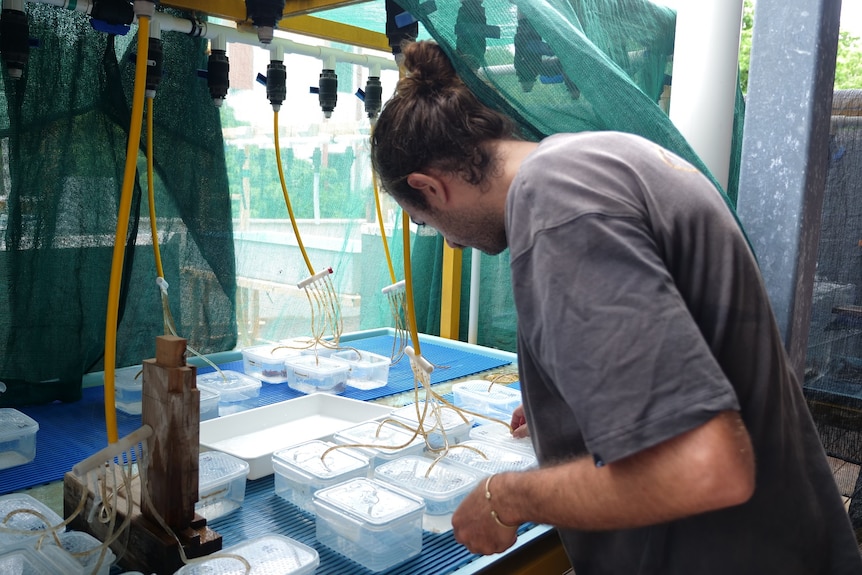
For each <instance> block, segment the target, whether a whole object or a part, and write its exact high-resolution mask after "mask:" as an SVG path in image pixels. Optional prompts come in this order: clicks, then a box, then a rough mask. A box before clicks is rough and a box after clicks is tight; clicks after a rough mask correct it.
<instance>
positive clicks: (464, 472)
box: [374, 455, 481, 532]
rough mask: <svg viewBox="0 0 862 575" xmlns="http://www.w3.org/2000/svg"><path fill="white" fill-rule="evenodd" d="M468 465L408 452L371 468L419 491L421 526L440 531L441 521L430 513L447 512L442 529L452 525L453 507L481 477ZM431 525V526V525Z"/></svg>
mask: <svg viewBox="0 0 862 575" xmlns="http://www.w3.org/2000/svg"><path fill="white" fill-rule="evenodd" d="M480 477H481V476H480V475H478V474H476V473H474V472H473V471H472V470H470V469H466V468H465V467H463V466H460V465H456V464H454V463H450V462H448V461H446V459H445V458H444V459H440V460H439V461H437V462H436V463H435V462H434V459H430V458H428V457H421V456H418V455H407V456H405V457H399V458H397V459H393V460H392V461H389V462H387V463H384V464H383V465H380V466H378V467H376V468H375V469H374V478H375V479H379V480H380V481H383V482H385V483H388V484H390V485H394V486H395V487H398V488H400V489H403V490H405V491H408V492H410V493H413V494H414V495H418V496H419V497H421V498H422V499H424V500H425V517H424V518H423V528H424V529H425V530H426V531H432V532H440V531H443V530H444V529H442V528H441V527H442V525H443V523H441V522H440V521H435V519H436V518H434V517H431V516H446V517H443V519H445V520H446V523H445V530H447V531H448V529H451V523H450V521H451V516H452V513H453V512H454V511H455V508H457V507H458V505H459V504H460V503H461V501H463V500H464V498H465V497H467V494H468V493H470V491H472V490H473V488H474V487H475V486H476V483H478V481H479V479H480ZM432 525H434V527H432Z"/></svg>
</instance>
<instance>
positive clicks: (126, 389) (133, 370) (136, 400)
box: [114, 365, 144, 415]
mask: <svg viewBox="0 0 862 575" xmlns="http://www.w3.org/2000/svg"><path fill="white" fill-rule="evenodd" d="M143 370H144V368H143V366H141V365H130V366H129V367H121V368H119V369H115V370H114V407H116V408H117V409H118V410H120V411H122V412H123V413H128V414H129V415H140V414H141V402H142V400H143V383H144V375H143Z"/></svg>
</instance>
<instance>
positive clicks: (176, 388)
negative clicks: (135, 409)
mask: <svg viewBox="0 0 862 575" xmlns="http://www.w3.org/2000/svg"><path fill="white" fill-rule="evenodd" d="M143 368H144V381H143V391H142V405H141V408H142V409H141V422H142V423H144V424H147V425H149V426H150V427H152V428H153V435H152V436H151V437H150V438H149V440H148V446H149V450H150V459H149V461H148V462H147V478H148V481H149V484H150V499H151V502H150V503H147V502H146V501H144V504H143V505H142V511H143V515H144V516H145V517H147V518H149V519H151V520H154V518H155V517H156V516H161V517H162V518H163V519H164V520H165V522H166V523H167V524H168V525H169V526H170V527H171V528H172V529H174V530H182V529H186V528H187V527H189V525H190V524H191V522H192V520H193V519H194V515H195V511H194V506H195V503H196V502H197V500H198V465H199V455H200V392H199V391H198V389H197V387H196V385H195V382H196V376H197V370H196V368H194V367H192V366H182V367H165V366H163V365H162V364H160V363H159V361H158V359H147V360H144V361H143ZM150 504H151V505H152V507H151V506H150Z"/></svg>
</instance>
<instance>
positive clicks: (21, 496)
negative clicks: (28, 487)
mask: <svg viewBox="0 0 862 575" xmlns="http://www.w3.org/2000/svg"><path fill="white" fill-rule="evenodd" d="M13 511H23V513H15V514H14V515H11V516H10V517H9V519H8V520H7V521H6V522H5V523H0V524H2V526H3V527H5V529H4V530H0V548H2V547H4V546H6V545H10V544H13V543H16V542H20V541H22V540H27V539H30V538H34V537H40V536H42V535H48V537H50V536H51V530H52V529H53V530H54V531H55V532H56V533H63V532H65V531H66V527H65V526H63V527H59V525H60V524H61V523H63V518H62V517H60V516H59V515H57V514H56V513H55V512H54V511H52V510H51V508H50V507H48V506H47V505H45V504H44V503H42V502H41V501H39V500H38V499H36V498H35V497H32V496H30V495H27V494H26V493H10V494H9V495H3V496H0V520H2V519H3V518H5V517H6V516H8V515H9V514H10V513H12V512H13ZM28 511H32V512H33V513H29V512H28ZM37 514H38V515H37ZM43 518H44V519H43Z"/></svg>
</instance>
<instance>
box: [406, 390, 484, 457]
mask: <svg viewBox="0 0 862 575" xmlns="http://www.w3.org/2000/svg"><path fill="white" fill-rule="evenodd" d="M436 408H437V409H436V410H434V409H432V407H431V406H430V405H429V406H428V410H427V411H424V410H425V402H424V401H420V402H418V403H414V404H411V405H406V406H404V407H401V408H399V409H396V410H395V411H393V412H392V417H394V418H396V419H398V420H400V421H403V422H404V423H405V424H407V425H408V426H410V428H412V429H416V428H417V427H418V425H419V418H421V417H423V412H424V419H423V421H422V428H423V429H424V430H425V433H426V434H427V436H428V437H427V439H426V441H427V442H428V445H429V446H430V447H432V448H435V449H437V448H440V447H443V446H444V445H446V444H447V443H448V444H449V445H454V444H456V443H461V442H462V441H464V440H465V439H468V438H469V437H470V428H471V427H473V421H474V418H473V416H472V415H470V414H469V413H461V412H458V411H456V410H455V409H454V408H452V407H448V406H446V405H437V406H436ZM417 409H418V411H417ZM435 411H436V413H435ZM438 417H439V423H438ZM441 427H442V430H441ZM444 433H445V438H444ZM444 439H445V441H444Z"/></svg>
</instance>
